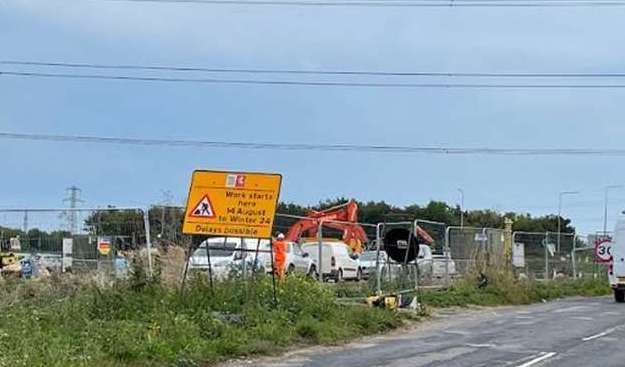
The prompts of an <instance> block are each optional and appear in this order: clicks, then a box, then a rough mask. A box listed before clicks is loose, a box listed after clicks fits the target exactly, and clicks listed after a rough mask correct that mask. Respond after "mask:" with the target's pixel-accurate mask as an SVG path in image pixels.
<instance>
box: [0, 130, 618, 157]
mask: <svg viewBox="0 0 625 367" xmlns="http://www.w3.org/2000/svg"><path fill="white" fill-rule="evenodd" d="M0 139H4V140H25V141H49V142H63V143H86V144H94V143H95V144H116V145H133V146H157V147H194V148H207V149H215V148H219V149H247V150H288V151H322V152H325V151H347V152H372V153H405V154H438V155H508V156H509V155H514V156H614V157H622V156H625V149H581V148H488V147H474V148H471V147H445V146H397V145H355V144H310V143H257V142H240V141H217V140H214V141H200V140H182V139H145V138H118V137H104V136H76V135H54V134H22V133H11V132H0Z"/></svg>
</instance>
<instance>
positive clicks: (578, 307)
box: [553, 306, 588, 313]
mask: <svg viewBox="0 0 625 367" xmlns="http://www.w3.org/2000/svg"><path fill="white" fill-rule="evenodd" d="M586 309H588V306H572V307H566V308H560V309H557V310H555V311H553V312H554V313H562V312H573V311H579V310H586Z"/></svg>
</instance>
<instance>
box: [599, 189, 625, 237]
mask: <svg viewBox="0 0 625 367" xmlns="http://www.w3.org/2000/svg"><path fill="white" fill-rule="evenodd" d="M623 187H625V186H623V185H608V186H606V187H605V196H604V200H603V235H604V236H607V234H608V192H609V191H610V190H611V189H622V188H623Z"/></svg>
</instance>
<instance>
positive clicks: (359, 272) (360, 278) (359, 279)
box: [356, 268, 362, 282]
mask: <svg viewBox="0 0 625 367" xmlns="http://www.w3.org/2000/svg"><path fill="white" fill-rule="evenodd" d="M361 280H362V270H361V269H360V268H358V272H357V273H356V281H357V282H360V281H361Z"/></svg>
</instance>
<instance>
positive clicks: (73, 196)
mask: <svg viewBox="0 0 625 367" xmlns="http://www.w3.org/2000/svg"><path fill="white" fill-rule="evenodd" d="M81 192H82V190H80V189H79V188H78V187H76V186H71V187H68V188H67V195H68V196H67V197H66V198H65V199H63V202H65V203H69V208H70V209H71V210H69V211H68V212H69V213H68V215H67V218H68V219H67V220H68V229H69V231H70V233H71V234H76V233H77V232H78V218H77V215H76V210H75V209H76V208H77V207H78V204H79V203H83V202H84V200H82V199H81V198H80V193H81Z"/></svg>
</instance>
